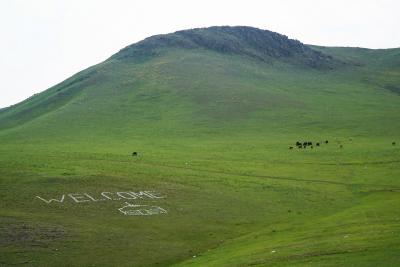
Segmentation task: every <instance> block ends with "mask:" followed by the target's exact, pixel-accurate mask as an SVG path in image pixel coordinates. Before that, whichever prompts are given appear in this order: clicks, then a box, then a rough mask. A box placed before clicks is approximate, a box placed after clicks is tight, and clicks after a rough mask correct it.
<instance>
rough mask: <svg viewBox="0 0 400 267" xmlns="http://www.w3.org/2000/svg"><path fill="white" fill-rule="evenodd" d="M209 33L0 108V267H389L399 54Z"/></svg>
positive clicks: (396, 200)
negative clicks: (262, 47)
mask: <svg viewBox="0 0 400 267" xmlns="http://www.w3.org/2000/svg"><path fill="white" fill-rule="evenodd" d="M212 29H213V28H211V30H207V29H203V30H200V31H199V32H196V31H195V33H196V34H197V35H196V36H200V37H201V38H203V39H200V40H203V41H204V40H206V41H204V42H205V44H204V43H200V44H201V45H202V46H200V45H199V46H200V47H197V46H196V47H194V46H193V45H192V43H185V42H186V40H191V42H192V41H193V40H198V39H196V38H197V37H196V38H194V37H190V38H192V39H190V38H189V37H187V36H186V35H179V34H178V35H176V33H175V34H171V35H168V36H169V38H170V39H171V40H172V41H173V42H172V41H171V40H169V39H167V41H165V42H166V43H162V45H159V43H158V42H160V40H164V39H157V38H155V39H151V38H150V39H146V40H144V41H142V43H139V44H138V45H136V46H135V45H133V47H131V48H130V47H128V48H126V49H125V50H121V51H120V52H119V53H117V54H116V55H114V56H112V57H111V58H110V59H108V60H106V61H104V62H102V63H100V64H98V65H95V66H93V67H90V68H88V69H86V70H83V71H82V72H80V73H78V74H76V75H74V76H72V77H71V78H69V79H67V80H65V81H63V82H61V83H60V84H58V85H56V86H54V87H52V88H50V89H48V90H46V91H44V92H42V93H40V94H37V95H34V96H32V97H30V98H29V99H27V100H25V101H23V102H21V103H19V104H17V105H14V106H11V107H9V108H6V109H3V110H0V266H15V265H16V266H18V265H21V266H400V254H399V253H400V209H399V207H400V49H386V50H370V49H362V48H328V47H317V46H306V45H303V44H301V43H300V44H301V49H299V51H300V52H298V51H297V50H296V52H293V53H292V54H290V55H289V56H282V55H286V54H285V53H286V52H285V51H289V52H291V51H294V50H293V49H294V48H293V46H294V44H293V43H291V42H290V39H289V40H288V39H285V38H283V37H279V38H281V39H279V40H280V41H279V47H275V46H273V45H274V44H275V43H273V42H272V41H270V39H266V40H267V41H265V42H267V45H268V42H270V43H271V45H270V47H272V48H271V49H273V50H271V51H272V52H269V54H268V55H267V56H265V57H264V54H263V57H261V56H259V54H257V53H259V52H257V50H254V51H256V52H257V53H256V52H254V51H253V49H255V48H254V47H256V48H257V47H258V46H251V49H250V48H248V47H250V45H249V43H247V42H244V41H243V38H244V37H243V36H242V34H243V32H242V31H239V33H236V32H233V33H232V32H231V31H230V30H229V31H228V30H226V29H225V30H224V28H222V29H219V30H218V31H216V32H215V30H212ZM249 31H250V30H249ZM245 32H246V31H245ZM248 34H249V36H252V34H255V33H253V32H252V31H250V32H249V33H248ZM168 36H167V37H168ZM245 37H246V38H249V37H248V35H246V36H245ZM267 37H268V36H267ZM188 38H189V39H188ZM241 38H242V39H241ZM254 38H255V37H254ZM259 38H261V37H259V36H258V35H257V38H255V40H256V41H260V40H259ZM274 38H276V37H274ZM246 40H247V39H246ZM268 40H269V41H268ZM274 40H275V39H274ZM203 41H202V42H203ZM163 42H164V41H163ZM171 42H172V44H171ZM175 42H176V43H178V45H177V44H176V43H175ZM196 42H197V41H196ZM198 42H200V41H198ZM181 43H184V45H181ZM226 43H229V44H235V45H232V47H230V46H228V47H227V46H226ZM209 44H212V45H209ZM216 44H222V45H221V46H217V45H216ZM286 44H287V45H286ZM281 46H284V47H285V49H288V50H281V48H280V47H281ZM215 47H217V48H215ZM243 47H244V48H243ZM296 49H297V48H296ZM132 51H133V52H132ZM143 51H145V52H143ZM238 51H239V52H238ZM274 51H275V52H274ZM282 51H283V52H282ZM304 51H306V52H304ZM316 51H318V52H316ZM289 52H288V53H289ZM129 53H132V54H129ZM319 53H320V54H319ZM127 54H128V56H127ZM278 54H279V55H278ZM121 55H122V56H121ZM260 55H261V54H260ZM277 55H278V56H277ZM321 55H327V56H329V58H331V59H327V57H325V56H321ZM310 58H311V60H312V64H311V65H310V64H308V63H307V64H306V63H304V62H309V60H310ZM297 141H300V142H301V143H303V142H304V141H310V142H313V148H311V147H310V146H307V147H306V148H301V149H299V148H297V147H296V145H295V143H296V142H297ZM325 141H328V143H325ZM317 142H318V143H320V145H319V146H317V145H316V143H317ZM289 147H293V149H289ZM132 152H137V153H138V155H137V156H132ZM117 192H119V193H120V194H117ZM129 192H131V193H129ZM132 192H133V193H132ZM146 192H147V193H146ZM135 193H136V195H135ZM152 196H153V197H152ZM50 199H56V200H53V201H50ZM44 200H47V201H44ZM47 202H50V203H47ZM127 203H128V204H130V205H143V206H140V207H159V208H162V209H163V210H165V211H166V213H157V212H155V214H147V215H146V216H137V215H129V214H124V213H123V212H121V211H120V209H121V208H122V207H124V206H126V205H127ZM142 213H143V214H145V213H146V211H142ZM143 214H142V215H143Z"/></svg>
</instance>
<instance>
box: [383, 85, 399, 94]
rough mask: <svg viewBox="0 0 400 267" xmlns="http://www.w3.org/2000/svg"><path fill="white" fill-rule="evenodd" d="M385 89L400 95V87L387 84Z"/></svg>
mask: <svg viewBox="0 0 400 267" xmlns="http://www.w3.org/2000/svg"><path fill="white" fill-rule="evenodd" d="M383 88H385V89H386V90H389V91H391V92H393V93H395V94H397V95H400V86H399V85H394V84H387V85H385V86H384V87H383Z"/></svg>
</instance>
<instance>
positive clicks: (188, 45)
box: [111, 26, 343, 69]
mask: <svg viewBox="0 0 400 267" xmlns="http://www.w3.org/2000/svg"><path fill="white" fill-rule="evenodd" d="M168 48H180V49H207V50H212V51H216V52H219V53H225V54H235V55H243V56H248V57H251V58H254V59H257V60H261V61H266V62H270V61H272V60H273V59H278V60H282V61H286V62H288V63H291V64H301V65H306V66H309V67H312V68H324V69H325V68H333V67H334V66H336V65H341V64H343V63H342V62H340V61H339V60H336V59H334V58H332V57H331V56H329V55H325V54H323V53H322V52H319V51H316V50H313V49H312V48H310V47H308V46H307V45H304V44H303V43H301V42H299V41H297V40H293V39H289V38H288V37H287V36H285V35H282V34H279V33H275V32H272V31H268V30H260V29H257V28H252V27H244V26H237V27H230V26H221V27H210V28H198V29H191V30H184V31H177V32H175V33H170V34H163V35H155V36H152V37H149V38H146V39H144V40H143V41H140V42H138V43H136V44H132V45H130V46H127V47H125V48H124V49H122V50H121V51H119V52H118V53H117V54H115V55H113V56H112V57H111V58H112V59H119V60H122V59H129V58H136V59H146V58H148V57H151V56H156V55H157V54H159V53H162V52H163V51H165V49H168Z"/></svg>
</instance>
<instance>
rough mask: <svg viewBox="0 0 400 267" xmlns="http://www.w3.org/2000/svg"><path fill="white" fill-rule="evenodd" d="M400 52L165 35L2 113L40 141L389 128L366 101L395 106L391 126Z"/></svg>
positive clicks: (8, 123)
mask: <svg viewBox="0 0 400 267" xmlns="http://www.w3.org/2000/svg"><path fill="white" fill-rule="evenodd" d="M399 51H400V50H399V49H391V50H367V49H357V48H326V47H316V46H309V45H304V44H302V43H301V42H299V41H296V40H291V39H288V38H287V37H286V36H284V35H281V34H278V33H274V32H270V31H266V30H260V29H256V28H250V27H211V28H203V29H193V30H185V31H178V32H175V33H171V34H166V35H157V36H153V37H150V38H147V39H145V40H143V41H141V42H138V43H136V44H133V45H131V46H128V47H126V48H124V49H122V50H121V51H119V52H118V53H116V54H115V55H113V56H112V57H111V58H109V59H108V60H106V61H105V62H103V63H100V64H98V65H96V66H93V67H90V68H88V69H86V70H84V71H81V72H80V73H78V74H76V75H74V76H72V77H71V78H69V79H67V80H65V81H64V82H62V83H60V84H58V85H56V86H54V87H52V88H50V89H48V90H46V91H44V92H42V93H40V94H37V95H35V96H33V97H31V98H29V99H27V100H25V101H23V102H21V103H19V104H17V105H15V106H12V107H9V108H7V109H3V110H0V129H8V131H6V132H9V131H12V132H13V134H17V133H18V135H20V136H21V137H22V136H24V135H25V133H27V132H29V137H30V138H33V137H35V136H36V137H38V138H39V137H40V138H41V137H44V136H47V135H53V136H59V135H60V134H61V133H62V134H63V135H65V136H81V137H82V136H84V135H86V134H89V133H93V132H96V133H98V134H99V136H101V135H104V136H110V137H111V136H113V135H115V136H119V137H124V136H129V135H131V134H132V133H135V134H144V135H146V136H147V135H148V133H149V132H148V131H150V130H151V131H154V130H157V131H158V132H163V133H165V134H171V135H172V136H174V134H175V133H176V132H181V131H183V130H184V131H185V132H187V133H188V134H189V135H191V134H193V133H196V134H200V133H208V132H209V131H210V129H211V131H215V133H218V132H219V131H220V130H221V129H225V130H228V129H229V131H253V130H254V129H255V128H257V129H258V130H261V131H267V132H271V131H277V129H279V128H282V127H285V126H286V125H292V126H293V127H303V126H304V125H308V124H309V121H310V118H311V120H315V123H314V124H312V125H311V126H312V127H314V126H318V127H321V125H323V124H325V122H327V121H329V122H330V123H329V124H328V126H327V128H330V127H334V126H333V125H338V124H340V123H345V122H346V123H348V121H360V120H361V121H362V120H364V119H368V120H369V121H379V120H381V119H379V118H365V116H364V115H365V114H364V113H363V111H362V110H359V109H356V108H357V107H359V106H357V105H354V101H355V100H356V99H357V101H358V102H359V103H365V104H366V105H369V109H370V110H371V112H372V111H373V110H377V111H379V112H377V113H375V114H381V113H382V110H380V109H381V105H382V104H383V103H385V105H386V106H387V107H388V114H389V115H387V116H386V115H385V116H384V118H385V119H391V117H392V116H393V115H390V114H392V112H395V108H394V107H395V106H396V105H397V101H398V99H397V97H398V92H399V81H400V78H399V77H400V74H399V73H400V72H399V65H400V64H399V62H400V56H399V54H400V52H399ZM393 97H395V98H393ZM299 114H303V116H301V117H299ZM347 114H351V115H347ZM376 116H378V115H376ZM344 118H346V119H344ZM266 121H268V126H265V122H266ZM262 125H264V126H262ZM210 127H211V128H210ZM21 129H24V130H21ZM309 129H310V130H311V128H309ZM396 129H397V128H396ZM393 131H394V130H393ZM191 132H192V133H191ZM3 134H5V133H3Z"/></svg>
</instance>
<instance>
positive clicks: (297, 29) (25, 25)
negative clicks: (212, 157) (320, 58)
mask: <svg viewBox="0 0 400 267" xmlns="http://www.w3.org/2000/svg"><path fill="white" fill-rule="evenodd" d="M213 25H232V26H233V25H246V26H254V27H258V28H261V29H268V30H272V31H276V32H279V33H282V34H285V35H287V36H289V37H290V38H294V39H298V40H300V41H302V42H303V43H308V44H317V45H326V46H358V47H367V48H393V47H400V30H399V29H400V1H395V0H364V1H363V0H351V1H350V0H326V1H321V0H275V1H273V0H260V1H252V0H246V1H233V0H228V1H217V0H211V1H209V0H201V1H200V0H199V1H191V0H181V1H177V0H164V1H154V0H143V1H135V0H131V1H128V0H126V1H125V0H112V1H101V0H35V1H31V0H25V1H23V0H0V34H1V35H0V36H1V41H0V51H1V56H0V77H1V85H0V108H1V107H6V106H9V105H12V104H15V103H17V102H19V101H21V100H23V99H25V98H27V97H29V96H31V95H32V94H34V93H38V92H41V91H43V90H45V89H47V88H49V87H51V86H53V85H55V84H57V83H59V82H61V81H62V80H64V79H66V78H68V77H69V76H71V75H73V74H74V73H76V72H78V71H80V70H82V69H84V68H87V67H89V66H91V65H94V64H96V63H99V62H101V61H103V60H105V59H106V58H108V57H109V56H111V55H112V54H114V53H115V52H117V51H118V50H120V49H121V48H123V47H125V46H127V45H129V44H131V43H135V42H137V41H140V40H141V39H143V38H145V37H148V36H151V35H154V34H160V33H169V32H173V31H177V30H182V29H188V28H196V27H207V26H213Z"/></svg>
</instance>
